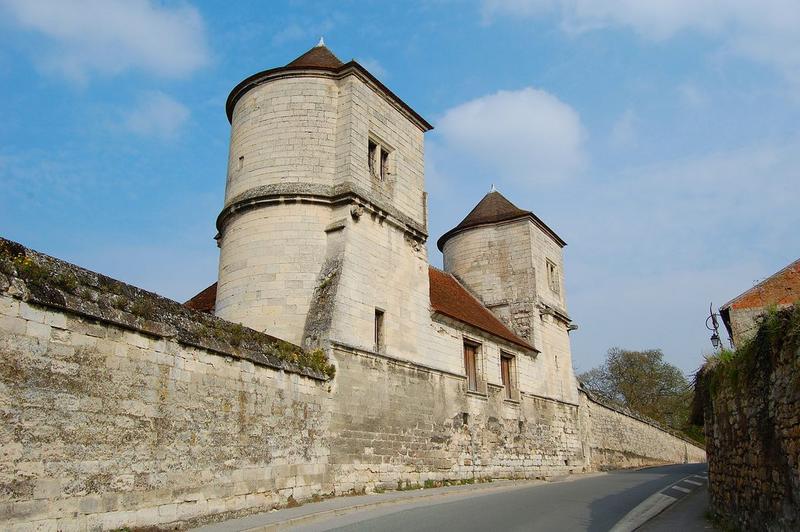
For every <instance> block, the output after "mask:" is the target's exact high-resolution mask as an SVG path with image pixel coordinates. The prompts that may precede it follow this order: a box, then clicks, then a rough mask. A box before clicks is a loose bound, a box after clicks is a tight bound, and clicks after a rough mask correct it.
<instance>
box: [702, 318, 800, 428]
mask: <svg viewBox="0 0 800 532" xmlns="http://www.w3.org/2000/svg"><path fill="white" fill-rule="evenodd" d="M758 320H759V323H758V330H757V332H756V334H755V335H754V336H753V337H752V338H751V339H750V340H748V341H747V342H745V343H744V344H742V345H741V346H740V347H738V348H737V349H736V350H735V351H730V350H727V349H723V350H722V351H721V352H720V353H718V354H716V355H714V356H711V357H708V358H707V360H706V363H705V364H704V365H703V367H702V368H700V371H698V372H697V375H696V377H695V401H694V404H693V409H692V422H693V423H695V424H702V423H703V418H704V413H705V409H706V408H708V407H709V406H710V404H711V401H712V400H713V398H714V397H715V396H716V395H717V394H718V393H719V392H720V391H721V390H723V389H728V390H730V391H731V392H733V393H734V394H736V395H738V394H740V393H751V390H750V388H751V385H757V386H762V385H763V383H761V382H760V381H759V379H761V378H762V377H763V376H764V375H769V374H771V373H772V368H774V366H775V363H776V361H777V358H778V357H779V356H781V354H782V353H783V354H786V353H788V354H789V356H794V359H795V360H794V363H795V366H796V367H797V368H798V369H800V303H796V304H794V305H792V306H789V307H786V308H783V309H781V310H778V309H777V308H771V309H768V310H767V311H766V312H765V313H764V314H763V315H762V316H761V317H760V318H758ZM796 375H797V378H796V380H795V382H794V385H795V386H796V387H798V388H800V372H798V373H796Z"/></svg>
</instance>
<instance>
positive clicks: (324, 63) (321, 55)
mask: <svg viewBox="0 0 800 532" xmlns="http://www.w3.org/2000/svg"><path fill="white" fill-rule="evenodd" d="M307 70H317V71H318V72H315V73H314V75H318V76H323V77H324V76H328V77H331V78H340V77H342V76H344V75H348V74H350V73H353V74H357V75H359V76H361V77H362V78H364V79H365V80H367V82H368V83H370V84H371V85H373V86H374V87H376V88H377V89H378V90H379V91H380V92H382V93H383V94H384V95H385V96H386V97H387V98H388V99H389V100H391V101H393V102H395V103H396V104H397V105H399V106H400V108H401V110H402V111H403V112H405V113H406V114H407V116H408V117H409V118H410V119H411V120H413V121H414V122H415V123H416V124H417V126H418V127H420V128H421V129H422V130H423V131H429V130H431V129H433V126H432V125H430V124H429V123H428V122H427V121H426V120H425V119H424V118H422V117H421V116H420V115H419V114H418V113H417V112H416V111H414V110H413V109H412V108H411V107H409V106H408V104H407V103H405V102H404V101H403V100H401V99H400V98H399V97H398V96H397V95H396V94H395V93H393V92H392V91H391V90H389V88H388V87H386V86H385V85H384V84H383V83H381V82H380V80H378V79H377V78H376V77H375V76H373V75H372V74H371V73H370V72H369V71H368V70H367V69H366V68H364V67H363V66H362V65H360V64H358V62H356V61H355V60H351V61H349V62H347V63H342V62H341V61H340V60H339V58H338V57H336V56H335V55H334V54H333V52H331V51H330V49H328V47H327V46H325V43H324V42H323V41H322V39H320V42H319V43H318V44H317V45H316V46H314V47H313V48H311V49H310V50H308V51H307V52H305V53H304V54H303V55H301V56H300V57H298V58H296V59H294V60H293V61H291V62H289V63H288V64H286V65H284V66H282V67H277V68H270V69H268V70H264V71H262V72H259V73H257V74H253V75H252V76H250V77H248V78H246V79H244V80H243V81H241V82H240V83H239V84H238V85H236V87H234V88H233V90H232V91H231V93H230V94H229V95H228V101H227V102H226V103H225V112H226V114H227V115H228V121H229V122H230V121H231V119H232V118H233V108H234V107H235V106H236V102H238V101H239V99H240V98H241V97H242V96H243V95H244V94H245V93H246V92H247V91H249V90H250V89H252V88H253V87H257V86H259V85H260V84H262V83H264V82H266V81H268V80H270V79H273V78H275V77H276V76H277V75H287V74H289V75H290V74H291V73H293V72H303V71H307Z"/></svg>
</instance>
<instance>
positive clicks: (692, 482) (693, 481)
mask: <svg viewBox="0 0 800 532" xmlns="http://www.w3.org/2000/svg"><path fill="white" fill-rule="evenodd" d="M684 482H688V483H689V484H694V485H695V486H702V485H703V483H702V482H697V481H695V480H689V479H688V478H687V479H686V480H684Z"/></svg>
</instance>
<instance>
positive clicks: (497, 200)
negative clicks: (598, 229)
mask: <svg viewBox="0 0 800 532" xmlns="http://www.w3.org/2000/svg"><path fill="white" fill-rule="evenodd" d="M517 218H530V219H531V220H532V221H533V223H535V224H536V225H538V226H539V227H540V228H541V229H542V230H543V231H544V232H545V233H547V234H548V235H550V237H551V238H552V239H553V240H555V241H556V242H557V243H558V244H559V245H560V246H565V245H567V243H566V242H564V241H563V240H562V239H561V237H560V236H558V235H557V234H556V233H555V231H553V230H552V229H550V228H549V227H547V225H546V224H545V223H544V222H543V221H541V220H540V219H539V217H538V216H536V215H535V214H533V213H532V212H531V211H525V210H522V209H520V208H519V207H517V206H516V205H514V204H513V203H511V202H510V201H508V199H506V197H505V196H503V195H502V194H500V193H499V192H497V191H496V190H492V191H491V192H489V193H488V194H486V195H485V196H484V197H483V199H482V200H481V201H479V202H478V204H477V205H476V206H475V208H474V209H472V210H471V211H470V212H469V214H467V216H466V217H465V218H464V219H463V220H461V223H460V224H458V225H457V226H455V227H454V228H452V229H450V230H449V231H448V232H446V233H445V234H443V235H442V237H441V238H440V239H439V241H438V242H436V246H437V247H438V248H439V251H442V250H443V248H444V244H445V242H447V241H448V240H449V239H450V238H451V237H453V236H455V235H456V234H458V233H461V232H462V231H465V230H467V229H470V228H472V227H478V226H481V225H488V224H494V223H498V222H506V221H510V220H516V219H517Z"/></svg>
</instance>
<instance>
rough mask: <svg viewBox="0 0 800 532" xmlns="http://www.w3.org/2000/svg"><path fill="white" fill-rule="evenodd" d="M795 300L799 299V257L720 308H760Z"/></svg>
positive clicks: (785, 303)
mask: <svg viewBox="0 0 800 532" xmlns="http://www.w3.org/2000/svg"><path fill="white" fill-rule="evenodd" d="M796 301H800V259H798V260H796V261H794V262H793V263H791V264H789V265H788V266H786V267H785V268H784V269H782V270H781V271H779V272H777V273H775V274H773V275H771V276H770V277H767V278H766V279H764V280H763V281H761V282H760V283H758V284H757V285H755V286H754V287H753V288H751V289H750V290H747V291H746V292H743V293H742V294H740V295H738V296H737V297H735V298H734V299H732V300H730V301H728V302H727V303H725V304H724V305H723V306H722V309H728V308H734V309H745V308H761V307H768V306H770V305H787V304H791V303H795V302H796Z"/></svg>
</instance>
